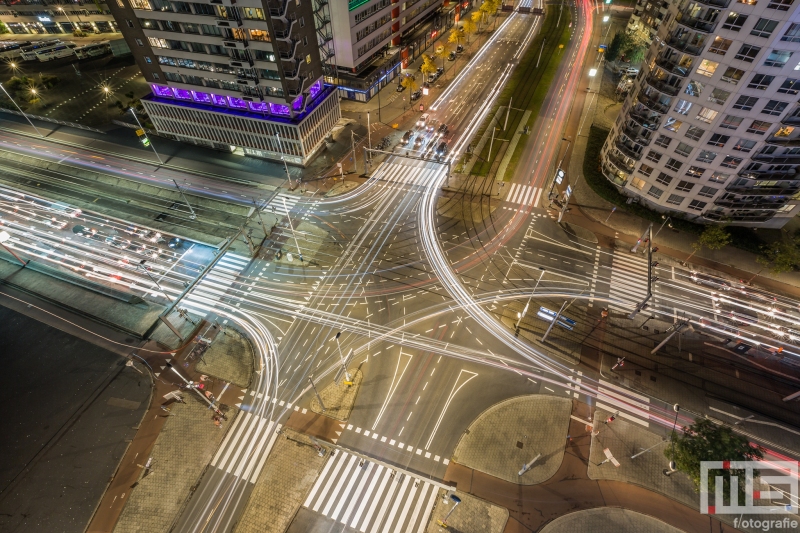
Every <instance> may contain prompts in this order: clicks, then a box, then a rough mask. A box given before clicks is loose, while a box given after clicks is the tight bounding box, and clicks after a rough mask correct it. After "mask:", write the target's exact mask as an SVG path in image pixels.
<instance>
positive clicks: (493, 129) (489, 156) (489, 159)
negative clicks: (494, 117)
mask: <svg viewBox="0 0 800 533" xmlns="http://www.w3.org/2000/svg"><path fill="white" fill-rule="evenodd" d="M496 129H497V128H495V127H494V126H492V140H491V141H490V142H489V155H488V156H486V161H487V162H489V161H491V159H492V145H494V132H495V130H496Z"/></svg>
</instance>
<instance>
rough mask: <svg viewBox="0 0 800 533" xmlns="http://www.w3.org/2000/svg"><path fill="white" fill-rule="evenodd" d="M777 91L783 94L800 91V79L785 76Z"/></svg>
mask: <svg viewBox="0 0 800 533" xmlns="http://www.w3.org/2000/svg"><path fill="white" fill-rule="evenodd" d="M778 92H779V93H784V94H797V93H798V92H800V80H798V79H795V78H786V80H785V81H784V82H783V84H782V85H781V86H780V88H778Z"/></svg>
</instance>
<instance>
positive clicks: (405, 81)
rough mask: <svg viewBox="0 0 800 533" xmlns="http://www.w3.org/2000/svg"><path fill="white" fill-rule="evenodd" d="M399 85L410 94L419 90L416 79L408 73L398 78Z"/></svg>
mask: <svg viewBox="0 0 800 533" xmlns="http://www.w3.org/2000/svg"><path fill="white" fill-rule="evenodd" d="M400 85H402V86H403V87H405V88H406V89H408V90H409V91H411V92H412V93H413V92H415V91H416V90H417V89H419V83H417V78H416V77H415V76H414V75H413V74H411V73H410V72H408V73H406V74H404V75H403V77H402V78H400Z"/></svg>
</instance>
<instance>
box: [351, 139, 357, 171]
mask: <svg viewBox="0 0 800 533" xmlns="http://www.w3.org/2000/svg"><path fill="white" fill-rule="evenodd" d="M350 144H351V145H352V147H353V172H355V173H356V174H358V171H357V170H356V134H355V133H353V130H350Z"/></svg>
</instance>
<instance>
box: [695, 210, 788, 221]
mask: <svg viewBox="0 0 800 533" xmlns="http://www.w3.org/2000/svg"><path fill="white" fill-rule="evenodd" d="M774 216H775V211H762V212H755V213H719V212H716V211H711V212H710V213H703V215H702V217H703V218H704V219H706V220H709V221H711V222H766V221H767V220H770V219H772V217H774Z"/></svg>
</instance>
